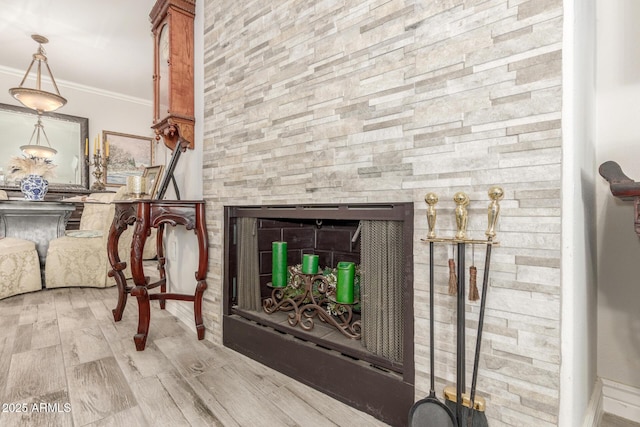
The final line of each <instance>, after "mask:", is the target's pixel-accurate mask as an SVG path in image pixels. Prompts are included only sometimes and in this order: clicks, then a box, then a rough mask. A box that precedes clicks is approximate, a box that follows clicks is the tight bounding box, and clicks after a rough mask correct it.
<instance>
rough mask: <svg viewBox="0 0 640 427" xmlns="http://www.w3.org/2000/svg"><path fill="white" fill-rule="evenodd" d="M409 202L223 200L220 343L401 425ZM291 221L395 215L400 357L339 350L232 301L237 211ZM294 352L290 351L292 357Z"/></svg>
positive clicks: (408, 372) (410, 380) (409, 296)
mask: <svg viewBox="0 0 640 427" xmlns="http://www.w3.org/2000/svg"><path fill="white" fill-rule="evenodd" d="M413 209H414V208H413V203H370V204H331V205H329V204H305V205H302V204H300V205H270V206H226V207H225V209H224V234H225V238H224V253H225V259H224V277H223V285H224V286H223V322H222V325H223V344H224V345H225V346H227V347H229V348H232V349H234V350H235V351H238V352H240V353H242V354H244V355H246V356H248V357H250V358H252V359H254V360H256V361H259V362H260V363H262V364H264V365H266V366H269V367H271V368H273V369H275V370H277V371H279V372H282V373H284V374H285V375H287V376H289V377H291V378H294V379H295V380H297V381H300V382H302V383H304V384H307V385H309V386H311V387H313V388H315V389H317V390H319V391H322V392H323V393H325V394H327V395H329V396H332V397H334V398H336V399H338V400H340V401H342V402H344V403H346V404H348V405H350V406H352V407H355V408H357V409H359V410H362V411H364V412H367V413H369V414H371V415H373V416H374V417H376V418H378V419H380V420H382V421H384V422H387V423H389V424H391V425H394V426H402V425H406V423H407V419H408V412H409V410H410V408H411V405H412V404H413V402H414V394H415V391H414V384H415V368H414V357H413V355H414V342H413V340H414V320H413V319H414V313H413V311H414V310H413V299H414V298H413V216H414V215H413ZM240 217H254V218H259V219H287V220H288V219H292V220H348V221H353V220H389V221H402V222H403V223H404V226H403V246H404V247H403V250H404V254H405V256H404V261H403V264H404V265H403V268H404V273H405V283H403V284H402V298H403V308H404V336H403V361H402V363H401V364H389V361H385V360H383V359H382V358H380V360H379V361H376V359H375V357H373V358H371V357H369V358H366V357H365V358H359V357H354V355H353V354H348V353H347V354H343V352H341V351H340V348H337V349H336V348H326V346H324V345H323V344H322V343H321V342H320V343H319V342H314V341H313V340H310V339H309V338H308V336H306V334H305V333H304V332H295V331H293V332H292V331H288V332H286V333H285V332H283V331H282V330H279V329H278V327H277V325H275V324H269V322H264V320H263V319H258V318H252V316H251V315H250V314H247V313H246V312H242V313H240V311H239V310H237V309H236V308H235V307H234V306H233V301H232V292H233V286H234V277H235V276H234V275H235V269H236V267H235V264H234V263H235V260H234V259H232V256H230V254H233V253H235V250H234V245H235V224H236V221H237V218H240ZM292 355H295V357H292Z"/></svg>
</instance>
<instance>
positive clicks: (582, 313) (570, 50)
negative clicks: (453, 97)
mask: <svg viewBox="0 0 640 427" xmlns="http://www.w3.org/2000/svg"><path fill="white" fill-rule="evenodd" d="M564 9H565V15H564V18H565V19H564V25H565V31H564V46H565V48H564V51H563V89H564V94H565V96H564V97H563V100H564V103H563V117H564V120H563V129H562V131H563V151H562V153H563V169H562V174H563V179H562V194H563V198H562V211H563V213H562V224H563V226H562V284H563V286H562V367H561V386H560V389H561V405H560V416H559V422H558V425H561V426H564V425H577V424H575V422H576V420H578V421H581V420H582V418H583V417H584V414H585V411H586V410H587V406H588V403H589V398H590V396H591V393H592V390H593V387H594V384H595V380H596V354H595V353H596V317H595V316H594V315H593V314H594V313H595V311H596V272H595V268H594V265H595V263H596V249H595V248H596V236H595V223H596V219H595V212H594V205H595V195H594V180H595V174H596V165H595V158H594V157H595V140H594V139H595V126H594V115H595V113H594V111H595V105H594V103H595V87H594V79H595V76H594V74H595V66H594V62H595V35H594V32H593V27H594V24H595V1H594V0H588V1H584V0H577V1H573V2H571V1H569V2H565V3H564Z"/></svg>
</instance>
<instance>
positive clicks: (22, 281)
mask: <svg viewBox="0 0 640 427" xmlns="http://www.w3.org/2000/svg"><path fill="white" fill-rule="evenodd" d="M7 199H8V197H7V193H6V192H5V191H4V190H0V200H7ZM40 289H42V281H41V278H40V260H39V259H38V252H37V251H36V244H35V243H34V242H31V241H29V240H24V239H17V238H14V237H0V299H3V298H7V297H10V296H13V295H18V294H23V293H26V292H33V291H39V290H40Z"/></svg>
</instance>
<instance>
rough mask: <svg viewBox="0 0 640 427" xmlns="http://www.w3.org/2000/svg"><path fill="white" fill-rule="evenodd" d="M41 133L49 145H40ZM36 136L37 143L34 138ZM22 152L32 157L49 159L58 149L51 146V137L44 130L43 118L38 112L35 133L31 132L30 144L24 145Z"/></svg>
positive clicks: (34, 127)
mask: <svg viewBox="0 0 640 427" xmlns="http://www.w3.org/2000/svg"><path fill="white" fill-rule="evenodd" d="M40 134H42V136H44V140H45V141H47V145H48V146H46V145H40ZM34 138H35V140H36V141H35V144H34V143H33V140H34ZM20 149H21V150H22V152H23V153H24V154H26V155H28V156H31V157H40V158H42V159H48V158H50V157H53V156H55V155H56V153H57V151H56V150H55V149H53V148H51V143H50V142H49V137H48V136H47V133H46V132H45V131H44V126H43V125H42V118H41V117H40V114H38V122H37V123H36V124H35V125H34V126H33V133H32V134H31V139H30V140H29V144H27V145H23V146H22V147H20Z"/></svg>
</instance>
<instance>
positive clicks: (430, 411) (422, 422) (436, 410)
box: [409, 242, 458, 427]
mask: <svg viewBox="0 0 640 427" xmlns="http://www.w3.org/2000/svg"><path fill="white" fill-rule="evenodd" d="M433 316H434V309H433V242H429V339H430V343H429V351H430V355H429V362H430V363H431V367H430V370H431V389H430V390H429V396H427V397H425V398H424V399H421V400H418V401H417V402H416V403H414V404H413V406H412V407H411V410H410V411H409V426H410V427H457V425H458V424H457V423H456V418H455V415H454V414H453V412H452V411H451V410H450V409H449V408H448V407H447V405H445V404H444V403H442V402H440V401H439V400H438V398H437V397H436V391H435V375H434V372H433V370H434V366H435V363H434V360H433V357H434V353H435V351H434V344H435V343H434V334H433V324H434V321H433Z"/></svg>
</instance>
